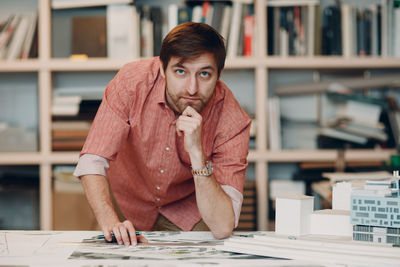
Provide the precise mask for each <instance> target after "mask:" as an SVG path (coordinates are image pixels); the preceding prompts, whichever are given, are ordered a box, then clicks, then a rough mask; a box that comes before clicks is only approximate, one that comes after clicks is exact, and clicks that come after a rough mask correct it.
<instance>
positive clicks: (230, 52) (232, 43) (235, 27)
mask: <svg viewBox="0 0 400 267" xmlns="http://www.w3.org/2000/svg"><path fill="white" fill-rule="evenodd" d="M242 6H243V3H241V2H239V1H235V2H233V6H232V22H231V28H230V31H229V40H228V47H227V57H231V58H232V57H236V55H237V53H238V45H239V32H240V26H241V14H242Z"/></svg>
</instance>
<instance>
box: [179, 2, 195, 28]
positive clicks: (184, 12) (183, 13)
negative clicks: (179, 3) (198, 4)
mask: <svg viewBox="0 0 400 267" xmlns="http://www.w3.org/2000/svg"><path fill="white" fill-rule="evenodd" d="M191 20H192V9H191V8H190V7H187V6H184V7H178V24H181V23H184V22H189V21H191Z"/></svg>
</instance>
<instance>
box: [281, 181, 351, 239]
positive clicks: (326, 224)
mask: <svg viewBox="0 0 400 267" xmlns="http://www.w3.org/2000/svg"><path fill="white" fill-rule="evenodd" d="M350 196H351V184H350V183H346V182H343V183H338V184H336V185H335V186H334V189H333V196H332V202H333V206H334V207H335V208H334V209H325V210H318V211H314V197H310V196H305V195H293V194H290V195H288V194H286V195H280V196H278V197H277V198H276V216H275V218H276V219H275V233H277V234H281V235H291V236H300V235H309V234H311V235H335V236H348V237H350V236H351V235H352V225H351V223H350Z"/></svg>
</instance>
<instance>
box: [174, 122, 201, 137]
mask: <svg viewBox="0 0 400 267" xmlns="http://www.w3.org/2000/svg"><path fill="white" fill-rule="evenodd" d="M195 128H196V124H195V123H192V122H188V121H178V122H176V131H177V133H178V136H180V134H182V133H181V132H184V133H192V132H193V131H194V129H195Z"/></svg>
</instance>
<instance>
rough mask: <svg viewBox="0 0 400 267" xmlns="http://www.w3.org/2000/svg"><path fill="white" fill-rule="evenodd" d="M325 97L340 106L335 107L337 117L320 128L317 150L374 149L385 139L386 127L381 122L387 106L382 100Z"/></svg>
mask: <svg viewBox="0 0 400 267" xmlns="http://www.w3.org/2000/svg"><path fill="white" fill-rule="evenodd" d="M328 97H330V98H331V99H332V98H334V99H335V101H338V100H339V103H340V102H341V104H336V105H337V106H338V108H337V111H336V116H335V117H333V118H330V119H327V120H326V121H325V123H324V124H325V125H324V127H321V128H320V129H319V137H318V138H319V139H318V141H319V146H320V148H337V147H343V146H345V145H349V146H351V147H357V148H358V147H359V148H362V147H371V146H372V147H373V146H374V145H375V144H378V143H381V144H384V143H385V142H386V141H387V140H388V134H387V132H386V129H385V125H384V124H383V123H382V122H380V117H381V114H382V111H383V108H384V107H386V105H387V104H386V103H385V102H384V101H381V100H379V99H374V98H371V97H366V96H361V95H358V94H339V93H328ZM339 98H340V99H339ZM374 100H376V101H374Z"/></svg>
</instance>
